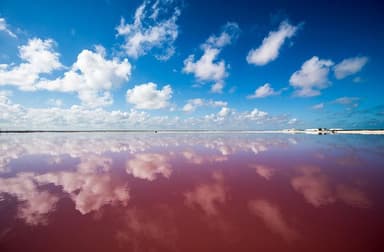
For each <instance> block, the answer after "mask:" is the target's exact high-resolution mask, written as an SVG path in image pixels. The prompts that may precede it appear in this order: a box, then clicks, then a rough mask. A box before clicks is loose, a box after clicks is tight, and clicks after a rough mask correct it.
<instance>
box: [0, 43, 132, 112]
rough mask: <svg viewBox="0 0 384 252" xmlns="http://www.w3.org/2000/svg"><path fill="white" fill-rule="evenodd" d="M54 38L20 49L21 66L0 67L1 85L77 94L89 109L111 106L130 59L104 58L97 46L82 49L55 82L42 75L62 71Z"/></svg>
mask: <svg viewBox="0 0 384 252" xmlns="http://www.w3.org/2000/svg"><path fill="white" fill-rule="evenodd" d="M54 45H55V42H54V41H53V40H52V39H46V40H42V39H39V38H33V39H30V40H28V43H27V44H26V45H22V46H20V47H19V57H20V59H21V60H22V63H20V64H19V65H6V64H2V65H0V85H13V86H17V87H18V88H19V89H21V90H24V91H36V90H49V91H58V92H74V93H77V94H78V97H79V99H80V100H81V102H82V104H83V105H85V106H89V107H98V106H105V105H109V104H111V103H112V101H113V100H112V95H111V93H110V90H111V89H112V88H115V87H118V86H119V85H120V84H121V83H123V82H124V81H128V79H129V77H130V74H131V64H130V63H129V62H128V60H127V59H124V60H123V61H120V60H119V59H117V58H113V59H112V60H108V59H106V58H105V49H104V48H103V47H102V46H96V47H95V51H90V50H83V51H82V52H81V53H80V54H79V55H78V57H77V61H76V62H75V63H74V64H73V65H72V67H70V68H69V70H67V71H66V72H64V73H63V76H59V77H58V78H56V79H49V78H48V77H46V76H43V74H51V73H52V72H53V71H54V70H58V69H63V68H64V66H63V65H62V64H61V63H60V61H59V53H57V52H55V51H54Z"/></svg>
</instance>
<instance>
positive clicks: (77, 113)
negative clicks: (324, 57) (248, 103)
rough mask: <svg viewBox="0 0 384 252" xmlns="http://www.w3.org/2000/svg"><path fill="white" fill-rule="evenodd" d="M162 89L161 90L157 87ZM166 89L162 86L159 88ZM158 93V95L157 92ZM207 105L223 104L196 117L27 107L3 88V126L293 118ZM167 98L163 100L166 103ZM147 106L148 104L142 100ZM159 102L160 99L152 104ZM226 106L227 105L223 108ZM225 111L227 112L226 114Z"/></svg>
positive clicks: (164, 125)
mask: <svg viewBox="0 0 384 252" xmlns="http://www.w3.org/2000/svg"><path fill="white" fill-rule="evenodd" d="M156 91H159V90H156ZM160 91H162V92H163V93H164V88H163V90H160ZM155 96H156V95H155ZM204 102H205V104H204V106H210V107H220V110H219V111H218V112H217V113H212V114H206V115H201V116H196V117H185V118H182V117H179V116H177V115H172V114H169V115H151V114H150V113H149V112H146V111H138V110H136V109H130V110H128V111H121V110H112V111H107V110H105V109H102V108H95V109H91V108H89V107H85V106H78V105H73V106H71V107H69V108H62V107H52V108H27V107H24V106H22V105H20V104H15V103H12V101H11V100H10V93H9V92H0V111H1V113H0V128H2V129H65V130H76V129H88V130H89V129H132V128H138V129H154V128H156V129H175V128H177V129H267V128H269V129H271V128H273V129H279V128H286V125H287V122H288V121H289V120H290V119H291V118H289V117H288V116H286V115H276V116H272V115H269V114H268V113H267V112H265V111H261V110H259V109H253V110H251V111H236V110H235V109H233V108H229V107H227V104H226V102H224V101H214V100H204ZM164 103H166V102H162V103H160V105H161V104H164ZM141 105H143V106H144V105H145V106H148V104H141ZM150 106H151V107H157V106H159V104H158V103H156V104H150ZM223 107H226V108H227V109H228V110H229V112H227V109H224V110H223V111H222V112H220V111H221V110H222V108H223ZM223 115H226V116H223Z"/></svg>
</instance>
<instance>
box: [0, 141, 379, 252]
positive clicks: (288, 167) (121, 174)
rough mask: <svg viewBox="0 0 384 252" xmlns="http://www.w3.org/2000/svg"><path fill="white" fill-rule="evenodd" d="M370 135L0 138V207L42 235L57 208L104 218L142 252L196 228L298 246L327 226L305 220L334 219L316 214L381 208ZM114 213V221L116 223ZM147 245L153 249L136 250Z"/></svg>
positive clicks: (172, 244)
mask: <svg viewBox="0 0 384 252" xmlns="http://www.w3.org/2000/svg"><path fill="white" fill-rule="evenodd" d="M371 140H372V139H371V136H359V137H356V136H353V137H352V138H351V139H349V138H348V137H345V136H343V138H342V139H340V138H338V137H336V136H307V135H245V134H231V135H221V134H218V135H208V134H186V135H182V134H177V135H172V134H157V135H150V134H96V135H93V134H25V135H23V134H19V135H17V134H16V135H14V134H9V135H1V136H0V141H1V150H2V152H1V153H0V209H3V210H4V209H5V210H6V211H5V213H7V214H6V215H7V216H8V217H7V219H8V220H11V219H13V218H15V220H21V221H22V222H23V223H24V224H26V225H27V226H28V225H29V226H30V225H32V226H40V227H46V228H48V227H50V226H51V225H55V224H54V223H57V221H55V220H56V218H58V217H57V214H59V213H63V212H64V213H66V214H67V215H68V216H72V217H65V218H67V219H68V222H71V221H73V220H72V218H74V217H73V216H78V217H76V218H83V219H84V218H92V219H91V223H93V222H95V221H97V222H103V223H104V222H105V223H104V224H103V225H106V227H108V228H109V229H110V232H111V233H110V235H111V237H110V239H111V240H116V239H117V240H118V241H119V243H121V244H123V245H122V246H135V247H136V248H137V249H139V250H140V248H142V249H144V250H145V249H156V248H158V247H161V248H163V249H164V250H170V249H173V250H177V246H182V245H181V244H180V242H181V241H180V242H179V243H178V242H177V240H182V239H184V238H183V236H184V233H188V234H190V235H194V234H193V232H197V231H198V232H201V233H202V234H205V235H206V236H207V238H204V239H207V241H206V242H208V243H209V242H212V240H209V237H214V236H218V237H222V238H223V239H224V237H225V239H224V240H226V241H227V242H229V241H230V240H232V241H234V242H235V241H236V240H241V239H242V238H241V237H242V235H241V234H242V232H247V233H249V234H254V235H255V237H254V239H256V240H257V238H260V239H261V238H262V237H270V238H268V239H272V238H273V239H272V240H276V241H277V243H281V244H283V243H287V244H295V243H300V242H304V241H305V239H306V237H305V235H306V233H308V232H306V230H307V229H308V228H311V230H312V229H313V228H317V229H318V230H322V229H326V228H327V227H325V226H324V223H322V222H316V221H314V223H310V222H308V221H307V219H306V218H307V216H312V215H313V214H314V213H316V214H317V215H318V219H319V220H321V219H326V218H329V219H332V218H336V217H335V216H329V213H328V215H327V213H326V212H319V211H322V210H324V209H333V210H332V213H340V212H343V215H346V216H348V214H350V215H351V216H354V214H355V213H356V211H365V212H366V211H372V210H370V209H380V208H381V209H382V208H383V202H382V201H380V200H379V197H378V193H379V192H382V190H383V189H384V188H383V186H382V183H379V182H380V181H381V179H383V178H384V173H383V172H382V171H381V169H380V168H382V165H383V162H382V158H381V154H380V151H378V150H377V149H375V148H376V147H377V146H382V145H383V142H384V141H383V139H382V138H381V137H378V138H376V141H375V143H373V144H371ZM64 202H66V203H65V204H64ZM69 202H70V203H69ZM7 209H8V210H7ZM149 209H156V211H152V210H149ZM111 211H112V212H113V213H114V214H113V218H112V217H110V214H111ZM322 214H323V215H322ZM335 215H337V214H335ZM110 218H112V219H113V220H116V221H117V223H118V224H114V225H112V224H111V223H112V222H113V223H115V221H110ZM244 219H246V220H247V221H244ZM352 220H353V219H352ZM349 221H351V220H350V219H349ZM371 221H372V222H371V223H368V224H367V223H366V224H365V225H368V226H369V225H372V227H374V225H376V224H375V223H378V222H377V220H376V219H375V216H373V217H371ZM339 222H340V220H339ZM360 222H361V221H360V220H356V223H360ZM5 223H8V224H5ZM12 223H13V222H10V221H8V222H4V221H2V219H1V218H0V234H2V233H4V232H5V233H4V234H6V233H7V232H9V230H12V229H13V228H16V226H14V224H12ZM95 223H96V222H95ZM342 224H343V223H342ZM342 224H341V226H342ZM316 225H317V226H316ZM348 225H351V224H348ZM356 225H357V224H356ZM357 227H358V226H357ZM357 227H356V228H357ZM57 228H59V227H57ZM328 228H329V227H328ZM187 229H188V230H189V231H186V230H187ZM5 230H8V231H5ZM96 230H98V229H96ZM372 230H373V231H374V230H375V229H374V228H373V229H372ZM336 231H337V230H335V232H336ZM14 232H16V231H14ZM233 233H238V235H234V234H233ZM249 234H247V235H249ZM195 235H196V234H195ZM145 237H147V238H145ZM229 237H230V238H229ZM1 239H2V238H1V237H0V241H1ZM263 239H264V238H263ZM146 240H147V241H149V243H151V244H150V245H148V247H146V246H144V245H143V244H144V243H143V242H144V241H146ZM256 240H255V241H256ZM253 245H254V246H256V244H253ZM253 245H252V246H253ZM250 246H251V245H250ZM255 248H256V247H255Z"/></svg>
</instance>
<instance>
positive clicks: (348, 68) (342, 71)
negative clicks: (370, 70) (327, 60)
mask: <svg viewBox="0 0 384 252" xmlns="http://www.w3.org/2000/svg"><path fill="white" fill-rule="evenodd" d="M367 62H368V58H367V57H354V58H348V59H345V60H343V61H341V62H340V63H338V64H337V65H335V66H334V68H333V71H334V72H335V77H336V79H339V80H340V79H344V78H345V77H347V76H350V75H353V74H355V73H358V72H360V71H361V69H362V68H363V67H364V66H365V65H366V64H367Z"/></svg>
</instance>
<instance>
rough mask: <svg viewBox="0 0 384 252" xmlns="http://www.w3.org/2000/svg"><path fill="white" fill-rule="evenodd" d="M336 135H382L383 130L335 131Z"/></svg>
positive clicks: (383, 133)
mask: <svg viewBox="0 0 384 252" xmlns="http://www.w3.org/2000/svg"><path fill="white" fill-rule="evenodd" d="M335 133H336V134H362V135H384V130H336V131H335Z"/></svg>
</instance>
